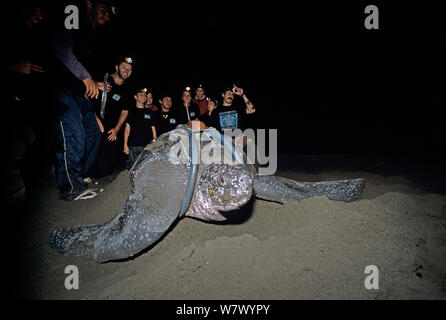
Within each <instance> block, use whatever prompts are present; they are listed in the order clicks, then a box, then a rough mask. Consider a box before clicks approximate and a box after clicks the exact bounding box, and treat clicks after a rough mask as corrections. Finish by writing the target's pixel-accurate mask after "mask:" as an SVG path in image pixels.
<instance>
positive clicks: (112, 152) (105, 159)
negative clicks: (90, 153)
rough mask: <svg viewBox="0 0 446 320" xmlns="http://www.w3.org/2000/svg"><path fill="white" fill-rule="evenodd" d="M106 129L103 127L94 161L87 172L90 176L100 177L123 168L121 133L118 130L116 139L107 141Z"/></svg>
mask: <svg viewBox="0 0 446 320" xmlns="http://www.w3.org/2000/svg"><path fill="white" fill-rule="evenodd" d="M108 130H109V129H105V131H104V133H102V135H101V143H100V147H99V151H98V155H97V157H96V161H95V163H94V165H93V166H92V168H91V169H90V171H89V173H88V175H89V176H91V177H92V178H96V179H100V178H103V177H106V176H108V175H110V174H112V173H113V172H115V171H117V170H120V169H123V164H124V163H123V156H124V152H123V148H124V146H123V145H124V142H123V138H122V134H121V132H119V134H118V139H117V140H116V141H109V140H108V136H109V133H107V132H108Z"/></svg>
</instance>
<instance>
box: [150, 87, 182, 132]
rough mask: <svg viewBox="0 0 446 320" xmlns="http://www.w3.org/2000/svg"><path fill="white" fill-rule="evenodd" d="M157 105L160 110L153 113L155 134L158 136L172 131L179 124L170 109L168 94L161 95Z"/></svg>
mask: <svg viewBox="0 0 446 320" xmlns="http://www.w3.org/2000/svg"><path fill="white" fill-rule="evenodd" d="M159 103H160V105H161V108H160V109H159V110H158V111H155V112H154V117H155V123H156V125H155V126H156V132H157V133H158V136H160V135H162V134H163V133H166V132H169V131H172V130H173V129H175V128H176V127H177V125H178V124H179V122H178V119H177V115H176V113H175V112H174V110H173V108H172V97H171V96H170V95H168V94H163V95H162V96H161V99H160V100H159Z"/></svg>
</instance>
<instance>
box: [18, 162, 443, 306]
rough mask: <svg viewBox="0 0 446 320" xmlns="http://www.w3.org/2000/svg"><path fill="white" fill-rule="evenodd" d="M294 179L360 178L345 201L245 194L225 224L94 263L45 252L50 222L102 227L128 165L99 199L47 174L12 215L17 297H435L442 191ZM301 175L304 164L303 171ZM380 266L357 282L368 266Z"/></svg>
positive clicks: (378, 178) (372, 178) (391, 182)
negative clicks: (16, 236) (63, 192)
mask: <svg viewBox="0 0 446 320" xmlns="http://www.w3.org/2000/svg"><path fill="white" fill-rule="evenodd" d="M293 161H294V160H293V158H289V159H288V162H289V164H291V165H289V166H282V167H281V168H280V171H279V172H278V174H279V175H282V176H286V177H290V178H294V179H296V180H300V181H321V180H333V179H347V178H358V177H363V178H365V179H366V181H367V185H366V188H365V190H364V193H363V195H362V197H361V199H360V200H359V201H357V202H353V203H340V202H333V201H329V200H328V199H326V198H323V197H317V198H312V199H306V200H303V201H301V202H296V203H291V204H287V205H280V204H276V203H271V202H266V201H262V200H253V201H251V203H249V204H248V205H247V206H246V208H245V210H244V211H242V212H241V213H240V217H238V219H236V220H235V221H234V222H232V223H228V224H225V225H218V224H211V223H203V222H201V221H198V220H193V219H190V218H185V219H183V220H181V221H179V222H178V223H177V224H176V225H175V226H174V227H173V228H172V230H171V231H170V232H169V233H168V234H167V235H166V236H165V238H164V239H162V241H160V242H159V243H157V244H156V245H155V246H153V247H152V248H150V250H146V251H145V252H143V253H141V254H139V255H138V256H136V257H135V258H133V259H131V260H128V261H125V262H111V263H105V264H97V263H95V262H92V261H88V260H83V259H80V258H75V257H66V256H62V255H59V254H57V253H56V252H54V251H52V250H51V249H50V247H49V245H48V243H49V235H50V233H51V231H52V230H54V229H55V228H59V227H72V226H75V225H80V224H95V223H104V222H106V221H108V220H109V219H111V218H112V217H114V216H115V214H116V213H117V212H118V210H119V209H120V207H121V206H122V204H123V203H124V202H125V200H126V198H127V196H128V194H129V192H130V186H129V178H128V173H127V172H122V173H121V174H119V175H118V176H117V177H116V179H115V180H113V181H111V182H110V183H109V184H108V185H107V186H106V188H105V190H104V192H103V193H101V194H100V195H99V196H98V197H96V198H94V199H91V200H85V201H75V202H63V201H60V200H58V199H57V188H56V185H55V183H54V180H53V179H48V180H47V181H46V183H45V184H44V185H42V186H41V188H39V190H38V196H36V199H35V200H34V201H33V202H32V210H30V212H28V213H27V214H25V215H24V216H23V217H22V218H21V222H22V223H23V226H24V227H23V232H24V233H26V234H27V236H28V237H27V239H26V241H25V242H24V243H23V244H21V245H20V248H19V253H18V255H19V258H18V259H19V261H18V269H19V270H21V272H24V273H25V274H24V276H23V277H21V286H18V285H17V288H16V289H17V290H20V295H21V296H22V297H24V298H30V299H219V300H220V299H221V300H226V299H445V298H446V263H445V262H446V258H445V257H446V255H445V254H446V250H445V249H446V196H445V195H444V194H438V193H433V192H428V191H426V190H424V189H421V188H418V187H417V186H416V185H414V184H413V183H412V182H411V181H409V180H407V179H406V178H404V177H403V176H398V175H396V176H389V175H381V174H377V173H369V172H365V171H360V170H359V171H358V170H355V171H346V170H337V169H330V170H325V171H321V172H313V173H303V172H304V171H302V170H298V171H296V170H290V167H292V163H293ZM306 172H308V171H306ZM68 265H75V266H77V267H78V268H79V272H80V283H79V286H80V287H79V290H66V289H65V287H64V281H65V277H66V276H67V275H66V274H65V273H64V270H65V267H66V266H68ZM368 265H375V266H377V267H378V270H379V289H378V290H367V289H365V287H364V280H365V278H366V277H367V274H365V273H364V270H365V268H366V266H368Z"/></svg>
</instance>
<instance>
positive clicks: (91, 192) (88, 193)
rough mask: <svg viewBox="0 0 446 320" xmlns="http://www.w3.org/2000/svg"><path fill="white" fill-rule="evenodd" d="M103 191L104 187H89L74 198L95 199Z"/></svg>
mask: <svg viewBox="0 0 446 320" xmlns="http://www.w3.org/2000/svg"><path fill="white" fill-rule="evenodd" d="M102 191H104V189H87V190H85V191H84V192H82V193H81V194H80V195H78V196H77V197H76V198H74V200H87V199H93V198H94V197H96V196H97V195H98V194H99V193H101V192H102Z"/></svg>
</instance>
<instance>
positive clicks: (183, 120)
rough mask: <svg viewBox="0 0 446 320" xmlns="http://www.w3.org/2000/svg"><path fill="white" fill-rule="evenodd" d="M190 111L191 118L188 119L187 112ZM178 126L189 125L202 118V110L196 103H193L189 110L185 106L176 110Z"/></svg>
mask: <svg viewBox="0 0 446 320" xmlns="http://www.w3.org/2000/svg"><path fill="white" fill-rule="evenodd" d="M188 110H189V118H190V120H189V118H188V117H187V112H188ZM176 112H177V117H178V124H187V123H189V121H192V120H196V119H198V118H199V117H200V108H199V107H198V105H197V104H196V103H191V104H190V106H189V107H188V108H186V107H185V106H184V105H183V104H181V105H179V106H178V107H177V108H176Z"/></svg>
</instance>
